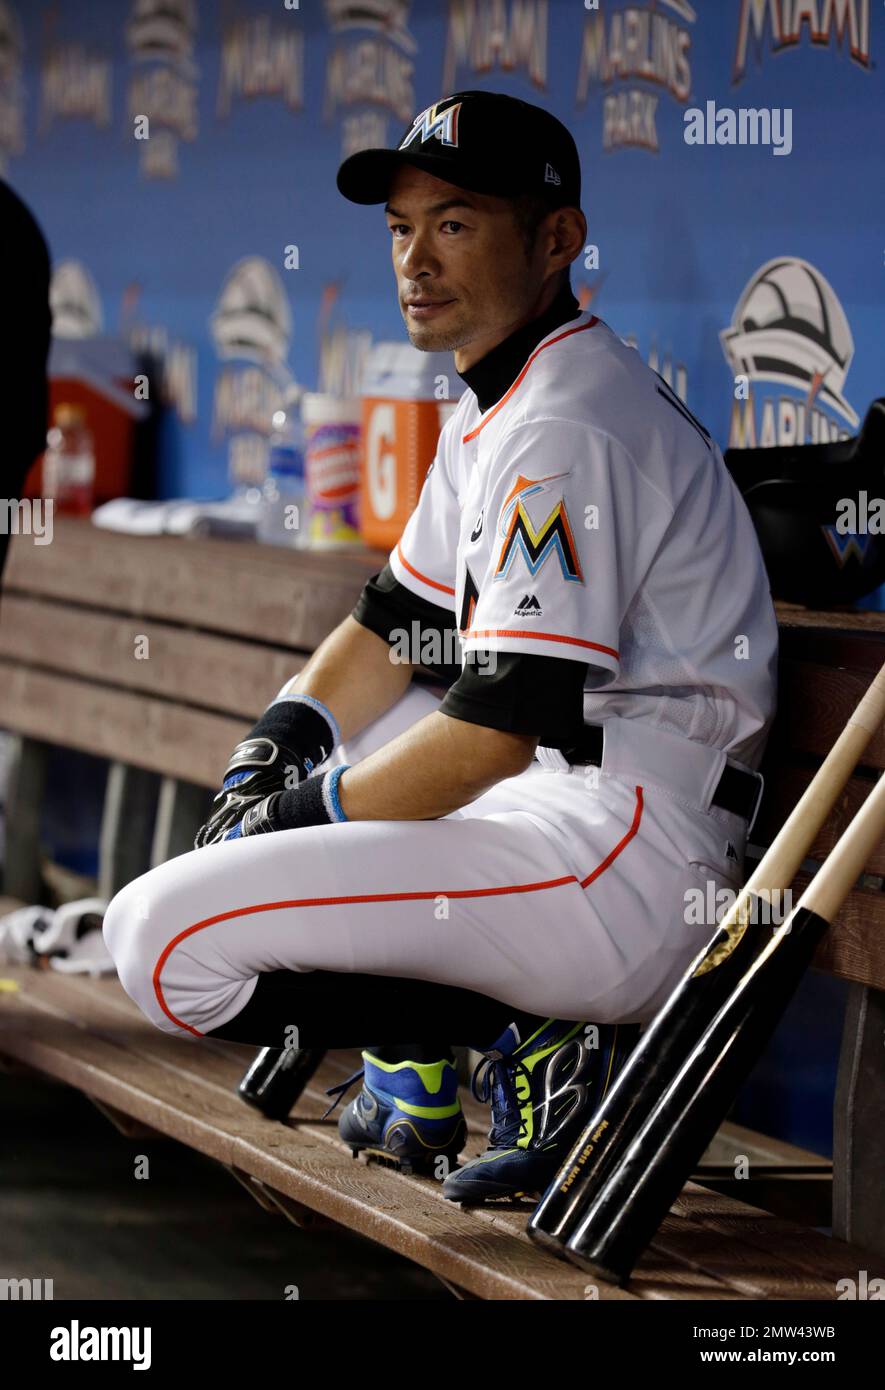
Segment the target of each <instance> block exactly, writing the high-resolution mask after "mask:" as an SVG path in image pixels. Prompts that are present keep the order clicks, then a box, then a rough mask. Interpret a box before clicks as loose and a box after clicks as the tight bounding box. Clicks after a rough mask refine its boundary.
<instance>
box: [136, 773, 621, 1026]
mask: <svg viewBox="0 0 885 1390" xmlns="http://www.w3.org/2000/svg"><path fill="white" fill-rule="evenodd" d="M642 808H643V795H642V787H640V786H637V787H636V808H635V810H634V812H633V821H632V824H631V826H630V829H629V830H628V831H627V833H626V834H625V835H623V836H622V837H621V839H620V840H619V841H618V843H617V844H616V845H615V847H614V849H613V850H611V852H610V853H609V854H607V855H606V857H605V859H603V861H602V863H601V864H598V865H597V866H596V868H595V869H593V870H592V871H591V872H590V873H589V874H588V875H587V877H586V878H583V879H579V878H577V876H576V875H575V874H563V875H562V877H561V878H550V879H547V880H546V881H545V882H541V883H514V884H505V885H502V886H500V887H496V888H449V889H441V888H430V889H426V890H420V891H415V892H412V893H352V894H349V895H347V896H343V897H335V898H290V899H285V900H283V901H282V902H277V903H256V904H255V905H254V906H253V907H235V908H233V909H232V910H231V911H230V912H219V913H217V914H216V916H214V917H206V918H205V919H204V920H203V921H202V922H194V924H193V926H190V927H185V929H184V931H181V932H179V933H178V935H177V936H174V937H173V938H172V940H171V941H170V942H169V944H168V945H167V946H166V947H164V949H163V951H162V954H161V955H160V957H159V959H158V961H157V963H156V965H155V966H154V973H153V976H152V982H153V986H154V995H155V997H156V999H157V1003H158V1004H159V1005H160V1008H161V1009H162V1010H163V1013H164V1014H165V1015H166V1017H167V1018H168V1019H170V1020H171V1022H172V1023H174V1024H175V1025H176V1027H178V1028H183V1029H184V1031H185V1032H186V1033H192V1034H193V1036H194V1037H195V1038H202V1037H204V1036H205V1034H203V1033H201V1032H200V1030H199V1029H198V1028H194V1027H192V1025H191V1024H190V1023H184V1022H183V1021H182V1020H181V1019H180V1018H176V1016H175V1014H174V1013H173V1012H172V1010H171V1009H170V1008H169V1005H168V1004H167V1003H166V1000H165V998H164V996H163V986H162V984H161V983H160V975H161V973H162V970H163V966H164V965H165V964H166V962H167V960H168V959H169V957H170V955H171V954H172V952H173V951H174V950H175V948H176V946H178V945H180V944H181V942H182V941H186V940H187V938H188V937H189V936H193V935H194V933H195V932H198V931H205V929H206V928H207V927H213V926H215V924H216V922H230V921H232V920H233V919H234V918H236V917H252V916H254V915H255V914H256V913H258V912H276V911H277V910H278V909H279V908H282V907H338V906H340V905H341V904H342V903H401V902H425V901H427V900H429V899H431V898H434V899H435V898H438V897H440V896H442V897H446V898H494V897H499V896H501V895H502V894H505V893H539V892H543V891H544V890H545V889H547V888H561V887H563V886H564V885H565V884H567V883H577V884H578V885H579V887H580V888H582V889H584V888H588V887H589V886H590V884H591V883H593V882H595V880H596V879H597V878H599V876H600V874H603V873H605V871H606V869H607V868H609V866H610V865H611V864H613V863H614V861H615V860H616V859H617V857H618V855H619V854H621V852H622V851H623V850H624V849H626V847H627V845H628V844H629V843H630V841H631V840H632V839H633V838H634V836H635V835H636V834H638V831H639V825H640V822H641V820H642Z"/></svg>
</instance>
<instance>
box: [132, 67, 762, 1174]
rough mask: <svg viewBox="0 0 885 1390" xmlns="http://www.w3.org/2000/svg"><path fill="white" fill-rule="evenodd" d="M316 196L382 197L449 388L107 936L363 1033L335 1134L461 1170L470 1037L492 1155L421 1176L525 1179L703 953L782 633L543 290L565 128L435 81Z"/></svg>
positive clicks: (251, 1017)
mask: <svg viewBox="0 0 885 1390" xmlns="http://www.w3.org/2000/svg"><path fill="white" fill-rule="evenodd" d="M338 188H339V190H340V191H341V193H342V194H343V195H344V196H345V197H346V198H348V199H350V200H351V201H352V202H355V203H358V204H375V203H383V204H384V211H385V215H386V219H387V225H388V228H389V231H390V238H391V247H392V258H393V269H394V274H395V278H396V292H397V298H398V303H399V306H400V308H401V311H402V314H403V319H404V321H405V325H406V329H407V332H408V334H409V337H410V339H411V341H412V343H413V345H414V346H415V347H416V348H418V349H420V350H422V351H440V350H453V351H454V362H455V367H456V370H457V372H458V375H459V376H460V377H461V379H462V381H463V382H464V384H465V386H466V390H465V391H464V393H463V395H462V396H461V398H460V401H459V404H458V406H457V408H456V409H455V411H454V412H453V414H452V415H451V416H450V418H449V419H448V421H447V422H446V424H445V426H444V428H443V430H442V432H441V435H440V439H439V444H438V448H437V451H436V455H435V458H434V460H433V463H432V465H431V467H430V470H429V472H428V474H427V478H426V480H425V482H424V484H423V487H422V491H421V495H420V498H419V501H418V505H417V506H416V508H415V510H414V512H413V513H412V515H411V517H410V519H409V521H408V523H407V525H406V527H405V530H404V532H403V534H402V537H401V539H400V540H399V542H398V544H397V545H396V546H395V547H394V548H393V550H392V551H391V552H390V555H389V557H388V559H387V563H386V564H385V566H384V568H383V569H382V570H381V571H380V572H379V573H378V574H376V575H374V576H373V577H372V578H371V579H370V580H369V581H368V583H367V584H366V585H365V588H364V590H363V592H362V594H361V596H360V598H359V601H358V603H357V604H356V606H355V608H354V609H353V612H352V614H350V615H349V616H348V617H346V618H345V619H344V620H343V622H342V623H341V624H340V625H339V626H338V627H337V628H336V629H335V630H334V631H333V632H332V633H331V634H330V635H329V636H328V637H327V638H326V640H325V641H324V642H323V643H322V644H321V646H320V647H319V648H318V649H317V650H316V652H315V653H314V654H313V656H312V657H311V658H310V659H309V660H308V662H307V663H306V665H305V666H304V668H303V670H302V671H301V672H300V673H299V674H298V676H297V677H296V678H295V679H293V680H292V681H290V682H288V683H287V684H286V685H285V686H284V687H283V689H282V690H281V691H280V692H279V694H278V695H277V696H276V698H275V699H274V700H272V701H271V703H270V704H269V705H268V707H267V709H266V711H265V713H264V714H263V715H262V716H261V718H260V719H259V720H258V722H257V723H256V725H255V726H254V728H253V729H252V730H251V731H250V733H249V735H248V736H247V738H246V739H245V740H244V741H243V742H242V743H240V744H239V745H238V747H237V748H236V749H235V751H234V753H233V756H232V757H231V760H230V763H229V765H228V767H227V769H226V772H225V776H224V781H223V786H222V789H221V791H220V792H219V793H218V796H217V797H216V799H215V802H214V810H213V812H212V814H211V816H210V818H209V820H208V821H207V824H206V825H205V826H204V827H203V828H202V829H201V831H200V834H199V835H198V837H197V847H196V848H195V850H194V852H193V853H189V854H185V855H182V856H180V857H179V858H176V859H173V860H171V861H170V862H169V863H166V864H163V865H161V866H159V867H158V868H155V869H153V870H151V871H150V872H149V873H147V874H145V875H143V876H142V877H141V878H138V879H136V880H135V881H134V882H132V883H131V884H129V885H128V886H127V887H126V888H125V889H124V890H123V891H122V892H121V893H119V894H118V895H117V897H116V898H115V899H114V900H113V901H112V903H111V904H110V908H109V910H108V913H107V916H106V918H105V923H104V935H105V940H106V942H107V945H108V948H109V950H110V952H111V954H112V956H113V958H114V960H115V963H116V965H117V968H118V971H119V975H120V979H121V981H122V983H123V986H124V988H125V989H126V990H127V992H128V993H129V994H130V995H131V997H132V998H133V999H134V1000H135V1001H136V1002H137V1003H138V1004H139V1006H140V1007H141V1009H142V1010H143V1011H144V1013H145V1014H146V1015H147V1017H148V1018H150V1019H151V1020H152V1021H153V1022H154V1023H155V1024H156V1025H157V1027H159V1028H161V1029H163V1030H164V1031H166V1032H170V1033H175V1034H178V1035H180V1036H182V1037H187V1036H196V1037H200V1036H206V1035H208V1036H212V1037H218V1038H224V1039H232V1040H236V1041H240V1042H248V1043H254V1044H261V1045H264V1046H269V1047H278V1048H282V1047H284V1046H286V1045H287V1044H292V1043H294V1044H295V1045H298V1046H301V1047H323V1046H326V1047H333V1048H334V1047H351V1046H355V1045H357V1046H361V1047H363V1048H364V1051H363V1061H364V1068H363V1070H362V1071H360V1072H358V1073H357V1075H356V1076H355V1077H352V1078H350V1080H349V1081H348V1082H346V1083H344V1084H343V1085H342V1086H340V1087H335V1088H332V1091H331V1092H330V1093H331V1094H334V1093H335V1092H337V1093H338V1095H339V1099H340V1098H341V1095H342V1094H343V1093H344V1092H345V1090H346V1089H347V1087H348V1086H349V1085H350V1084H351V1083H352V1082H353V1081H355V1080H357V1079H359V1078H360V1077H362V1079H363V1086H362V1089H361V1091H360V1093H359V1094H358V1096H357V1097H356V1099H355V1100H353V1101H352V1102H351V1103H350V1104H349V1105H348V1106H347V1108H346V1109H345V1110H344V1111H343V1113H342V1116H341V1118H340V1120H339V1129H340V1133H341V1135H342V1136H343V1138H344V1139H345V1140H346V1141H347V1142H348V1143H349V1144H350V1145H351V1147H352V1148H353V1149H354V1151H355V1152H356V1151H359V1150H361V1149H364V1150H367V1151H368V1152H374V1153H378V1154H383V1155H386V1156H389V1157H392V1158H394V1159H398V1160H400V1161H402V1162H408V1163H410V1164H411V1165H413V1166H418V1165H419V1164H422V1163H423V1164H426V1165H428V1166H432V1165H433V1164H435V1163H437V1161H438V1159H439V1158H440V1156H444V1157H445V1158H446V1159H447V1160H448V1162H449V1165H451V1163H452V1162H454V1161H456V1160H457V1157H458V1154H459V1152H460V1150H461V1148H462V1145H463V1140H464V1132H465V1131H464V1122H463V1117H462V1114H461V1108H460V1102H459V1099H458V1087H457V1075H456V1071H455V1066H454V1057H453V1053H452V1050H451V1044H453V1043H454V1044H457V1045H468V1046H470V1047H473V1048H475V1049H476V1050H478V1051H479V1052H481V1053H483V1054H484V1056H483V1061H482V1063H481V1066H480V1067H479V1068H478V1069H477V1072H476V1073H475V1074H474V1078H473V1084H474V1089H475V1091H476V1093H477V1094H478V1095H479V1096H480V1097H481V1098H484V1099H488V1100H490V1102H491V1121H492V1123H491V1130H490V1134H489V1142H488V1148H487V1150H486V1151H485V1153H484V1154H483V1155H482V1156H481V1157H480V1158H479V1159H476V1160H473V1161H472V1162H470V1163H467V1164H465V1165H464V1166H463V1167H461V1168H459V1169H457V1170H456V1171H453V1172H450V1173H449V1175H448V1177H447V1178H446V1181H445V1184H444V1187H443V1191H444V1193H445V1195H446V1196H448V1197H452V1198H454V1199H456V1200H459V1201H463V1202H480V1201H484V1200H486V1199H487V1198H491V1197H512V1196H513V1195H514V1194H519V1193H526V1194H534V1193H538V1192H540V1191H542V1190H543V1189H544V1187H545V1186H546V1185H547V1183H548V1182H549V1180H550V1178H551V1177H552V1175H553V1173H554V1172H555V1170H556V1169H557V1167H558V1166H559V1164H560V1163H561V1161H562V1159H563V1157H564V1154H565V1152H566V1150H567V1149H568V1147H569V1146H570V1144H571V1143H572V1142H573V1140H574V1138H575V1136H576V1133H577V1132H578V1131H579V1130H580V1129H581V1127H582V1126H583V1125H584V1124H585V1123H586V1121H587V1119H588V1118H589V1116H590V1114H591V1113H592V1111H593V1109H594V1108H595V1107H596V1105H597V1104H598V1102H599V1100H600V1099H601V1098H602V1096H603V1095H604V1094H605V1092H606V1090H607V1089H608V1087H609V1086H610V1085H611V1083H612V1081H613V1079H614V1078H615V1076H616V1075H617V1073H618V1070H619V1068H620V1067H621V1066H622V1064H623V1061H624V1059H625V1057H626V1056H627V1055H628V1053H629V1051H630V1048H631V1047H632V1045H633V1044H634V1042H635V1040H636V1036H637V1034H638V1031H639V1029H640V1027H641V1025H642V1024H643V1023H644V1022H646V1021H647V1020H648V1019H650V1018H651V1016H652V1015H653V1014H654V1012H655V1010H656V1009H657V1008H658V1007H659V1005H660V1004H661V1003H662V1002H663V1000H664V998H665V997H666V995H667V993H668V991H669V990H670V988H671V986H672V985H673V984H674V983H675V981H676V980H677V978H678V976H679V975H680V973H681V972H682V971H683V969H684V968H685V966H686V964H687V963H688V961H689V960H690V958H691V957H692V956H693V954H694V953H696V952H697V951H698V950H699V949H700V948H701V947H702V946H703V945H704V944H705V943H706V941H707V940H708V938H709V935H710V931H711V928H712V926H713V923H712V922H711V921H700V920H698V915H697V914H696V913H694V912H691V911H689V910H688V908H687V902H688V901H689V899H691V900H692V901H696V900H697V896H698V893H699V892H700V893H706V892H707V891H708V885H709V884H710V883H712V884H713V885H714V887H715V889H716V890H719V889H720V888H722V887H726V888H729V887H730V888H732V889H735V890H736V889H737V887H738V886H739V884H740V882H741V877H742V873H741V871H742V858H743V853H744V847H745V842H746V836H747V831H748V824H749V822H750V821H751V819H752V817H753V815H754V814H755V808H756V806H757V805H758V799H759V792H760V779H759V776H758V771H757V769H758V766H759V762H760V760H761V757H762V753H763V750H764V745H765V741H766V737H767V734H768V730H769V728H770V724H771V720H772V718H773V714H774V705H775V674H776V671H775V668H776V652H777V627H776V621H775V615H774V611H773V607H772V603H771V596H770V593H769V586H768V582H767V578H766V574H765V570H764V566H763V562H762V558H761V554H760V550H759V547H758V544H757V541H756V536H755V532H754V530H753V527H752V524H751V522H750V519H749V516H748V513H747V511H746V508H745V506H744V504H743V501H742V499H741V497H740V495H739V493H738V491H737V489H736V487H735V486H734V484H733V483H732V481H731V479H730V476H729V474H728V472H727V470H726V468H725V465H724V463H723V460H722V456H721V453H720V451H719V449H718V448H717V446H716V444H715V443H714V442H713V440H712V439H711V437H710V435H709V433H708V431H707V430H706V429H705V428H704V426H703V425H702V424H701V423H700V422H699V421H698V420H697V419H696V418H695V417H694V415H693V414H692V413H691V412H690V411H689V410H688V408H687V407H686V406H685V405H684V404H683V402H682V401H681V400H680V399H679V398H678V397H677V396H676V395H675V394H674V392H673V391H672V390H671V389H670V387H669V386H668V385H667V384H666V383H665V382H664V381H663V380H662V379H661V377H660V376H659V375H658V374H657V373H656V372H654V371H652V370H651V369H650V368H648V367H647V366H646V365H645V364H644V363H643V362H642V360H641V359H640V357H639V356H638V354H637V353H636V352H635V351H634V350H633V349H631V348H628V347H627V346H626V345H625V344H624V343H623V342H622V341H621V339H620V338H619V337H618V336H617V335H616V334H615V333H614V332H613V331H612V329H611V328H610V327H609V326H608V325H607V324H606V323H604V322H603V321H602V320H601V319H599V318H598V317H597V316H596V315H594V314H592V313H589V312H582V311H581V310H580V307H579V305H578V302H577V300H576V299H575V297H574V295H573V294H572V291H571V288H570V284H569V273H570V272H569V267H570V265H571V263H572V261H574V260H575V259H576V257H578V256H579V255H580V254H581V252H582V250H583V247H584V244H585V239H586V235H587V225H586V221H585V218H584V216H583V214H582V212H581V210H580V198H581V187H580V165H579V160H578V154H577V150H576V147H575V143H574V140H573V139H572V137H571V135H570V134H569V132H568V131H567V130H566V129H565V127H564V126H563V125H562V124H561V123H560V122H559V121H557V120H556V119H555V118H554V117H553V116H552V115H550V114H549V113H548V112H546V111H544V110H542V109H541V108H539V107H536V106H533V105H529V104H527V103H525V102H522V101H519V100H516V99H515V98H513V97H510V96H506V95H503V94H498V93H493V92H473V91H467V92H456V93H454V94H453V95H451V96H448V97H446V98H444V99H443V100H441V101H438V102H436V103H435V104H434V105H433V106H430V107H428V108H427V109H426V110H424V111H422V112H421V113H420V115H418V116H417V117H416V118H415V120H414V121H413V122H412V123H411V125H410V126H409V128H408V130H407V131H405V133H404V135H403V137H402V139H401V140H400V142H399V144H398V145H397V147H396V148H394V149H384V150H364V151H360V152H359V153H357V154H354V155H352V156H350V158H348V159H346V160H345V161H344V163H343V164H342V166H341V168H340V169H339V171H338ZM430 634H432V635H434V636H435V637H437V638H440V639H441V641H442V645H441V646H439V648H438V651H437V655H438V656H439V657H440V660H439V661H436V658H434V660H433V661H427V660H426V654H427V651H428V650H430V649H429V648H428V647H427V646H426V639H427V637H428V635H430ZM445 640H449V643H450V649H449V651H446V647H445ZM419 665H425V666H427V665H430V666H436V667H438V672H437V674H438V676H439V684H438V686H437V687H434V688H428V687H427V686H421V685H417V684H415V683H413V680H412V677H413V675H414V672H415V669H416V667H417V666H419ZM452 667H454V669H452ZM367 1038H375V1039H377V1041H376V1042H375V1043H374V1044H372V1045H371V1046H368V1047H366V1039H367ZM410 1038H411V1039H418V1041H417V1042H405V1041H403V1039H410ZM336 1103H337V1102H336ZM435 1171H437V1172H439V1171H440V1170H439V1167H437V1168H436V1169H435Z"/></svg>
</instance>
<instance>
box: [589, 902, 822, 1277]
mask: <svg viewBox="0 0 885 1390" xmlns="http://www.w3.org/2000/svg"><path fill="white" fill-rule="evenodd" d="M827 925H828V924H827V923H826V922H825V921H824V919H823V918H821V917H818V916H817V915H816V914H815V913H813V912H811V911H810V910H808V909H804V908H803V909H799V910H798V911H797V912H796V913H795V914H794V916H793V917H792V918H791V920H790V923H789V927H790V930H789V932H781V933H777V932H773V931H772V929H771V928H770V927H766V926H759V925H754V926H751V927H750V928H748V930H747V932H746V934H745V938H744V940H746V937H751V939H750V941H749V942H748V943H747V946H746V949H745V950H744V951H743V952H742V955H743V957H744V962H745V964H746V966H747V968H746V970H745V972H744V973H743V975H742V977H741V979H740V981H739V982H738V984H737V986H736V988H735V990H734V993H733V995H732V996H731V997H730V998H729V999H727V1000H725V1001H724V1002H723V1003H722V1005H721V1006H720V1007H719V1008H718V1010H717V1011H716V1012H715V1013H714V1014H713V1016H712V1017H711V1018H710V1019H709V1020H708V1021H707V1023H706V1026H705V1027H704V1028H703V1029H702V1031H701V1032H700V1034H699V1036H697V1037H696V1038H695V1039H694V1040H693V1041H692V1042H691V1043H690V1045H689V1046H688V1047H687V1048H686V1049H685V1050H684V1051H683V1053H682V1058H681V1065H680V1067H679V1068H678V1070H676V1071H674V1072H673V1074H672V1075H671V1076H670V1078H669V1079H668V1080H667V1082H666V1084H665V1085H664V1086H663V1088H662V1089H661V1090H659V1091H657V1092H656V1093H654V1094H652V1095H649V1096H643V1097H642V1098H641V1103H640V1104H639V1105H637V1107H636V1109H635V1110H634V1112H633V1114H632V1116H631V1119H630V1123H629V1124H625V1125H623V1126H622V1127H621V1130H620V1132H619V1135H618V1139H617V1143H616V1145H615V1146H614V1147H615V1148H616V1150H617V1152H616V1153H614V1152H612V1150H610V1151H609V1162H608V1164H607V1167H606V1171H605V1173H604V1174H600V1176H599V1177H597V1176H596V1174H595V1173H593V1172H591V1173H590V1174H589V1176H588V1180H587V1182H586V1185H585V1188H584V1191H583V1194H582V1197H581V1201H580V1204H579V1206H578V1208H577V1210H576V1211H575V1212H573V1214H572V1216H571V1219H570V1221H569V1223H568V1227H567V1230H566V1231H565V1232H564V1234H565V1236H566V1247H565V1254H566V1256H567V1258H568V1259H570V1260H571V1261H572V1262H573V1263H574V1264H578V1265H580V1266H581V1268H583V1269H586V1270H590V1271H591V1272H593V1273H595V1274H596V1275H597V1276H598V1277H600V1278H602V1279H606V1280H608V1281H610V1282H612V1283H620V1284H623V1283H625V1282H626V1281H627V1279H628V1278H629V1276H630V1274H631V1272H632V1270H633V1267H634V1265H635V1263H636V1260H637V1259H638V1258H639V1256H640V1255H641V1254H642V1252H643V1251H644V1250H645V1248H646V1247H647V1245H648V1243H649V1242H650V1241H651V1240H652V1239H653V1237H654V1235H655V1232H656V1231H657V1230H658V1228H659V1226H660V1225H661V1222H662V1221H663V1220H664V1218H665V1216H666V1215H667V1212H668V1211H669V1209H670V1207H671V1205H672V1203H673V1201H674V1200H675V1199H676V1198H677V1197H678V1195H679V1193H680V1192H681V1190H682V1187H683V1185H684V1183H685V1181H686V1179H687V1178H688V1177H689V1176H690V1174H691V1172H692V1170H693V1169H694V1167H695V1165H696V1164H697V1162H698V1160H699V1159H700V1157H701V1155H702V1154H703V1152H704V1150H705V1149H706V1147H707V1145H708V1144H709V1143H710V1141H711V1140H712V1138H713V1136H714V1135H715V1133H716V1131H717V1129H718V1128H719V1126H720V1125H721V1124H722V1122H723V1120H724V1119H725V1117H726V1115H727V1114H728V1111H729V1109H730V1108H731V1106H732V1104H733V1103H734V1100H735V1098H736V1096H737V1093H738V1091H739V1089H740V1087H741V1085H742V1083H743V1081H744V1080H745V1079H746V1077H747V1075H748V1074H749V1072H750V1071H751V1070H752V1068H753V1066H754V1065H755V1063H756V1061H757V1060H758V1058H759V1056H760V1054H761V1052H762V1049H763V1048H764V1046H765V1044H766V1043H767V1041H768V1039H769V1038H770V1037H771V1034H772V1033H773V1032H774V1030H775V1028H776V1027H777V1024H778V1022H779V1020H780V1018H781V1017H782V1015H783V1011H784V1008H785V1007H786V1005H787V1003H788V1002H789V999H790V997H791V995H792V994H793V992H794V990H795V989H796V987H797V985H798V984H799V981H800V980H801V978H802V976H803V974H804V973H805V971H806V970H807V968H808V965H809V964H810V962H811V960H812V957H813V956H814V952H815V950H816V948H817V945H818V943H819V942H820V940H821V938H822V937H823V936H824V934H825V932H826V930H827ZM751 934H752V936H751ZM741 944H743V942H742V943H741ZM754 946H759V947H760V949H759V950H756V951H755V952H754V951H753V947H754ZM748 957H751V959H748Z"/></svg>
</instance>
